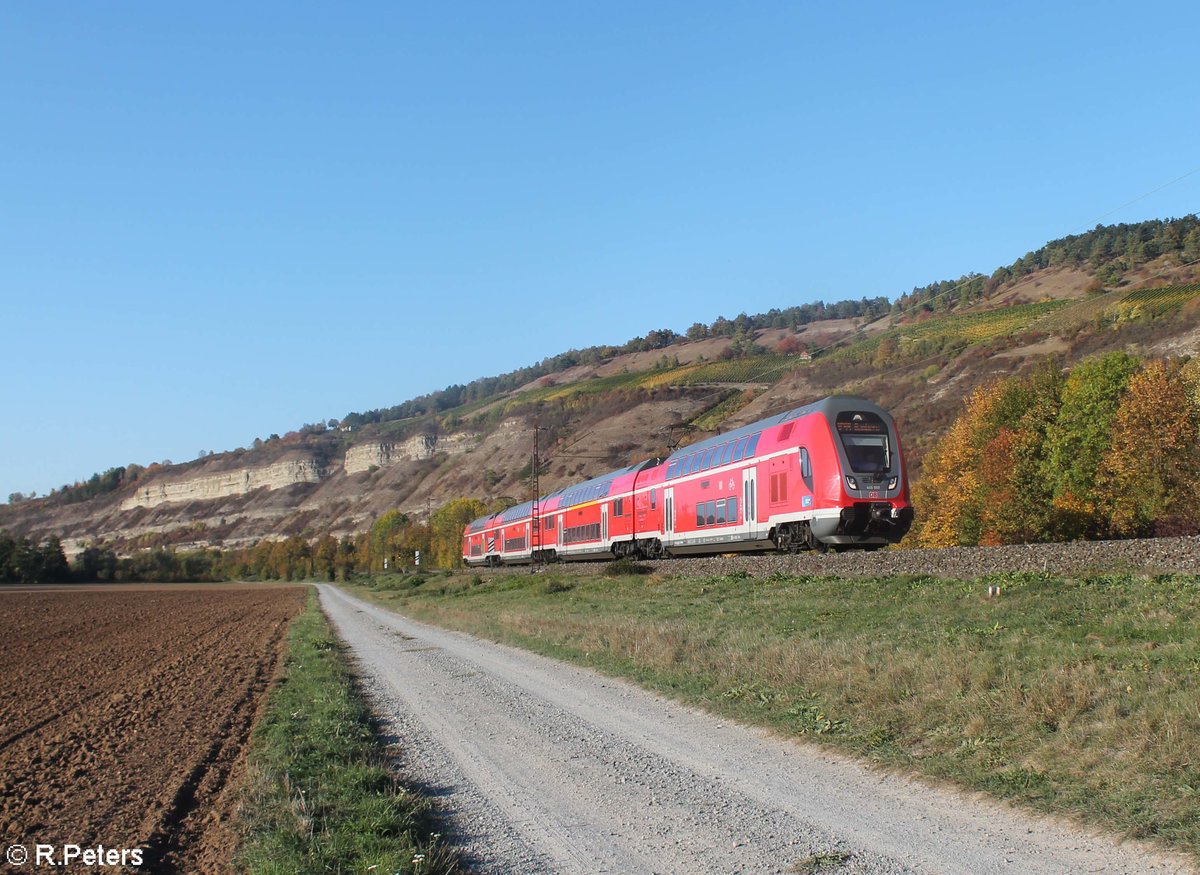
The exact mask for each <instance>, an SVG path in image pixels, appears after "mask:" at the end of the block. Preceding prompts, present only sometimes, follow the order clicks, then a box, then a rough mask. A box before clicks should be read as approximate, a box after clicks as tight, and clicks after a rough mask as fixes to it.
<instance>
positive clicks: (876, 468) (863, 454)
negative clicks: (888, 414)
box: [837, 411, 892, 474]
mask: <svg viewBox="0 0 1200 875" xmlns="http://www.w3.org/2000/svg"><path fill="white" fill-rule="evenodd" d="M837 431H838V437H840V438H841V439H842V446H843V447H844V448H845V450H846V458H847V459H849V460H850V468H851V470H853V471H854V472H855V473H856V474H883V473H885V472H887V471H890V470H891V468H892V445H891V440H890V438H889V437H888V429H887V424H886V423H885V422H884V421H883V420H882V419H881V418H880V417H879V415H878V414H875V413H869V412H866V411H864V412H861V413H857V412H854V411H847V412H844V413H839V414H838V416H837Z"/></svg>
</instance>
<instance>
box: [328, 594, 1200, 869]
mask: <svg viewBox="0 0 1200 875" xmlns="http://www.w3.org/2000/svg"><path fill="white" fill-rule="evenodd" d="M320 589H321V601H322V604H323V605H324V607H325V611H326V613H327V614H328V615H329V617H330V619H331V620H332V621H333V623H334V625H335V627H336V628H337V629H338V631H339V633H340V634H341V636H342V638H343V639H344V640H345V641H347V642H348V643H349V645H350V647H351V649H352V651H353V653H354V654H355V656H356V657H357V658H358V660H359V661H360V667H361V671H362V674H363V676H364V682H365V685H366V688H367V691H368V693H369V694H370V695H371V696H372V697H373V699H374V702H375V705H376V707H377V709H378V711H379V712H380V715H381V716H382V717H383V718H384V720H385V725H387V726H388V727H389V729H390V731H391V732H393V733H394V734H395V736H396V737H397V738H398V740H399V741H400V749H401V760H402V761H401V764H400V765H401V770H402V772H403V774H404V776H405V778H406V779H407V780H410V781H413V782H415V783H417V784H418V785H420V786H422V787H423V788H424V790H425V791H426V792H427V793H429V794H430V795H432V796H433V797H434V798H435V799H436V800H437V801H438V803H439V805H440V807H441V808H442V810H443V811H444V812H445V813H446V814H445V816H446V818H447V821H446V832H447V833H448V834H449V837H450V841H451V842H452V843H453V844H454V845H456V846H458V847H461V848H462V849H463V851H464V853H465V857H466V862H467V864H468V867H469V868H470V869H471V870H472V871H476V872H482V873H601V872H614V873H615V872H621V873H628V872H639V873H641V872H647V873H652V872H660V873H708V872H755V873H760V872H761V873H766V872H775V873H787V872H791V873H822V875H830V873H838V875H850V873H860V875H899V873H962V875H986V873H1013V875H1016V873H1021V875H1049V873H1056V875H1076V873H1085V872H1104V873H1162V875H1166V873H1185V872H1190V871H1192V870H1191V869H1190V868H1188V866H1187V864H1185V863H1183V862H1181V861H1179V860H1174V859H1171V858H1169V857H1167V856H1159V855H1154V854H1151V853H1150V852H1148V851H1147V850H1146V849H1144V848H1141V847H1139V846H1137V845H1134V844H1125V845H1118V844H1116V843H1114V842H1113V841H1112V840H1110V839H1107V838H1097V837H1094V836H1091V835H1089V834H1087V833H1085V832H1083V831H1080V830H1077V829H1075V828H1073V827H1070V826H1064V825H1062V824H1058V823H1052V822H1050V821H1046V820H1040V819H1036V820H1035V819H1031V818H1028V817H1026V816H1024V815H1021V814H1018V813H1015V812H1013V811H1011V810H1010V809H1007V808H1005V807H1003V806H1000V805H997V804H993V803H988V802H982V801H979V800H975V799H968V798H966V797H964V796H962V795H960V794H957V793H954V792H949V791H944V790H934V789H930V788H929V787H925V786H922V785H920V784H917V783H915V782H912V781H908V780H905V779H901V778H896V777H892V776H888V775H883V774H878V773H875V772H871V771H869V770H868V769H866V768H864V767H863V766H861V765H858V764H856V763H853V762H850V761H848V760H845V759H842V758H839V757H837V756H834V755H831V754H829V753H827V752H825V751H822V750H820V749H818V748H815V747H812V746H807V745H801V744H796V743H792V742H789V741H784V740H780V739H777V738H772V737H770V736H768V735H767V734H766V733H764V732H761V731H759V730H755V729H750V728H747V727H744V726H741V725H738V724H733V723H730V722H729V721H726V720H721V719H719V718H716V717H713V716H710V715H706V714H703V713H700V712H698V711H695V710H692V709H689V708H686V707H684V706H681V705H679V704H677V703H674V702H670V701H667V700H665V699H663V698H660V697H658V696H656V695H653V694H651V693H647V692H645V691H643V690H641V689H638V688H637V687H634V686H633V685H631V684H628V683H625V682H623V681H620V680H614V679H611V678H607V677H604V676H602V675H599V674H596V673H595V672H592V671H588V670H586V669H581V668H577V667H574V666H570V665H566V664H563V663H559V662H555V661H553V660H550V659H546V658H544V657H540V656H537V655H534V654H530V653H526V652H524V651H520V650H516V649H513V648H509V647H504V646H500V645H496V644H492V643H488V642H484V641H480V640H479V639H476V638H472V637H470V636H467V635H463V634H460V633H455V632H447V631H444V630H441V629H437V628H434V627H431V626H426V625H423V624H420V623H416V622H413V621H410V620H407V619H405V618H403V617H400V616H398V615H396V614H393V613H391V612H389V611H386V610H384V609H382V608H379V607H376V606H373V605H370V604H368V603H365V602H362V601H360V600H358V599H355V598H353V597H351V596H348V595H347V594H345V593H344V592H342V591H341V590H338V589H337V588H335V587H333V586H322V587H321V588H320Z"/></svg>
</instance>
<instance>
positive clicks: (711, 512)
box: [707, 501, 717, 526]
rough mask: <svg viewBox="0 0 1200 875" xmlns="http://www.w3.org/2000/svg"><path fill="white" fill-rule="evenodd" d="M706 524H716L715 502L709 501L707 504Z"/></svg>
mask: <svg viewBox="0 0 1200 875" xmlns="http://www.w3.org/2000/svg"><path fill="white" fill-rule="evenodd" d="M707 513H708V524H709V525H710V526H714V525H716V524H717V503H716V502H715V501H710V502H708V504H707Z"/></svg>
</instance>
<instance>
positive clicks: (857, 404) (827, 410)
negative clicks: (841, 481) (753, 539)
mask: <svg viewBox="0 0 1200 875" xmlns="http://www.w3.org/2000/svg"><path fill="white" fill-rule="evenodd" d="M864 409H866V410H870V411H872V412H874V413H886V411H885V410H884V409H883V408H882V407H880V406H879V405H878V404H876V403H875V402H874V401H868V400H867V399H866V398H859V397H858V396H857V395H830V396H829V397H828V398H822V399H821V400H820V401H814V402H812V403H811V404H805V405H804V406H803V407H796V408H794V409H792V410H788V411H785V412H783V413H777V414H775V415H774V416H768V417H767V418H766V419H760V420H758V421H757V422H752V423H750V424H749V425H743V426H742V427H741V428H738V429H734V430H733V431H727V432H725V433H724V434H719V435H717V436H716V437H711V438H705V439H704V440H702V441H698V442H696V443H694V444H688V445H687V446H686V447H680V448H679V449H678V450H676V451H675V452H673V453H672V454H671V455H670V456H668V457H667V461H668V462H669V461H672V460H674V459H681V458H683V457H684V456H690V455H691V454H692V453H695V452H697V451H699V450H707V449H708V448H709V447H715V446H719V445H721V444H725V443H728V442H729V441H732V440H737V439H738V438H740V437H745V436H746V435H752V434H758V433H759V432H761V431H764V430H765V429H768V428H771V427H772V426H776V425H783V423H785V422H789V421H791V420H793V419H799V418H800V417H802V416H808V415H809V414H810V413H824V414H825V415H826V416H830V415H834V416H836V415H837V414H838V413H841V412H843V411H846V410H864Z"/></svg>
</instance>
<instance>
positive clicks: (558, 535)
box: [554, 513, 567, 547]
mask: <svg viewBox="0 0 1200 875" xmlns="http://www.w3.org/2000/svg"><path fill="white" fill-rule="evenodd" d="M566 517H567V515H566V514H565V513H560V514H559V515H558V525H557V526H555V527H554V543H555V544H557V545H558V546H560V547H566V546H567V532H566V529H564V528H563V526H564V525H565V523H564V522H563V520H565V519H566Z"/></svg>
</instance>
